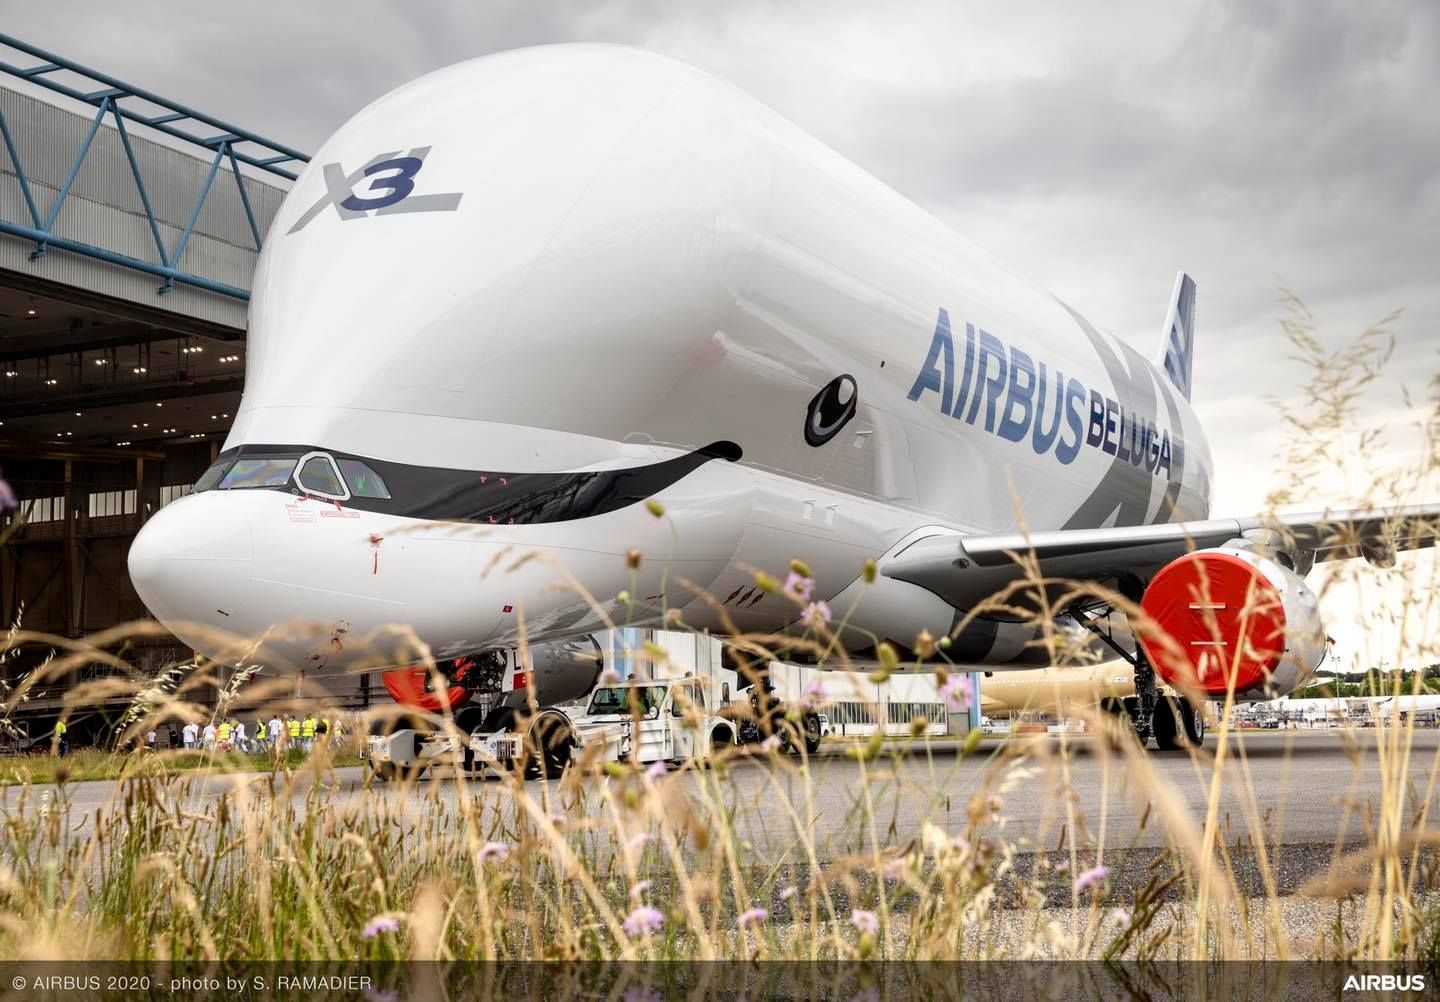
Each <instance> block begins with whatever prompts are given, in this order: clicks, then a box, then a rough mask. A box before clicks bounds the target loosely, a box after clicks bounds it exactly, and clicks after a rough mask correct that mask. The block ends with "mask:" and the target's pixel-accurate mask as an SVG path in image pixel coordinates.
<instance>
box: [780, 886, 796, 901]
mask: <svg viewBox="0 0 1440 1002" xmlns="http://www.w3.org/2000/svg"><path fill="white" fill-rule="evenodd" d="M798 890H799V888H798V887H796V886H795V885H794V884H791V885H790V886H789V887H787V888H785V889H784V890H782V891H781V892H780V900H781V901H789V900H790V899H791V898H793V897H794V896H795V892H796V891H798Z"/></svg>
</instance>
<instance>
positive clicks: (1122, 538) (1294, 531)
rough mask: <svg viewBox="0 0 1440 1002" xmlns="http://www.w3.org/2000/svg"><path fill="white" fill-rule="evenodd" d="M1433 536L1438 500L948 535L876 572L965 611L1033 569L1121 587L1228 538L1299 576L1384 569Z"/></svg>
mask: <svg viewBox="0 0 1440 1002" xmlns="http://www.w3.org/2000/svg"><path fill="white" fill-rule="evenodd" d="M1437 537H1440V503H1437V504H1425V505H1413V506H1410V507H1403V508H1390V509H1381V508H1373V509H1360V510H1351V511H1338V512H1320V513H1313V514H1303V515H1276V516H1273V517H1270V518H1250V519H1237V518H1219V519H1206V520H1203V521H1194V522H1175V523H1171V524H1168V525H1138V526H1129V527H1118V528H1110V529H1061V530H1056V531H1052V532H1036V533H1030V534H1028V535H1026V534H1014V535H1003V536H977V535H962V534H959V533H954V534H943V535H934V536H927V537H925V538H923V539H920V540H917V541H915V542H913V543H911V544H910V545H909V546H907V547H906V548H905V549H903V550H901V551H900V552H899V553H897V554H895V556H893V557H891V558H890V559H889V560H886V561H884V562H883V563H882V564H881V566H880V573H882V574H884V575H885V576H886V577H891V578H895V579H896V580H899V581H906V582H909V583H910V584H914V585H919V586H920V587H921V588H925V589H927V590H929V591H932V592H934V593H935V594H936V595H939V596H940V597H941V598H942V599H944V600H945V601H946V602H949V603H950V604H951V605H953V606H954V607H955V608H957V609H973V608H975V607H976V606H978V605H981V604H982V603H985V602H987V601H989V600H992V599H994V598H995V597H996V596H997V595H1001V594H1003V593H1005V592H1006V590H1007V589H1011V590H1015V589H1016V586H1017V585H1019V584H1023V582H1025V581H1027V580H1034V576H1036V575H1038V577H1039V578H1042V579H1045V580H1046V581H1047V582H1082V583H1093V584H1101V585H1105V586H1107V587H1117V588H1118V589H1119V590H1120V591H1121V592H1122V593H1126V592H1127V590H1128V589H1129V587H1130V585H1132V584H1139V585H1142V586H1143V584H1144V582H1146V581H1148V580H1149V579H1150V578H1151V577H1152V576H1154V574H1155V573H1156V572H1157V571H1159V570H1160V568H1162V567H1164V566H1165V565H1166V564H1168V563H1169V562H1170V561H1172V560H1174V559H1175V558H1176V557H1180V556H1183V555H1184V554H1186V553H1188V552H1190V551H1192V550H1200V549H1207V548H1210V547H1215V546H1223V545H1224V544H1226V543H1230V542H1235V543H1237V544H1238V545H1242V546H1245V547H1247V548H1252V549H1257V550H1260V551H1262V552H1270V553H1275V554H1281V555H1285V556H1288V558H1289V559H1290V560H1291V561H1293V564H1294V567H1295V569H1296V570H1297V571H1299V572H1300V573H1301V574H1304V573H1305V572H1307V571H1308V570H1309V568H1310V566H1311V565H1312V564H1313V563H1314V562H1316V561H1326V560H1338V559H1345V558H1348V557H1364V558H1365V559H1366V560H1369V561H1370V562H1372V563H1375V564H1380V565H1383V566H1388V565H1389V564H1390V563H1391V562H1393V559H1394V555H1395V553H1396V552H1398V551H1400V550H1414V549H1422V548H1426V547H1431V546H1434V545H1435V542H1436V539H1437ZM1032 561H1033V563H1032ZM1027 564H1028V565H1029V566H1027ZM1067 587H1068V586H1067V585H1065V584H1053V585H1049V586H1047V592H1048V593H1049V598H1048V600H1049V601H1052V602H1053V601H1055V599H1056V597H1057V596H1058V595H1059V594H1060V593H1061V592H1063V591H1064V590H1066V588H1067ZM1027 592H1028V593H1029V598H1028V599H1027ZM1035 597H1036V596H1035V595H1034V589H1033V588H1031V589H1025V588H1023V587H1022V588H1020V589H1019V590H1018V591H1015V593H1014V594H1013V595H1012V596H1011V597H1010V598H1008V599H1007V600H1006V603H1007V604H1010V605H1020V606H1029V605H1032V604H1033V599H1034V598H1035ZM1136 597H1137V598H1138V595H1137V596H1136Z"/></svg>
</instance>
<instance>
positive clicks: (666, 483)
mask: <svg viewBox="0 0 1440 1002" xmlns="http://www.w3.org/2000/svg"><path fill="white" fill-rule="evenodd" d="M312 453H323V454H325V455H328V456H330V457H333V458H334V459H335V460H336V461H337V463H339V464H340V467H342V468H343V467H344V466H345V465H346V463H345V461H346V460H353V461H356V462H358V463H363V464H364V465H365V466H366V467H368V468H369V469H370V470H371V471H373V472H374V473H375V474H377V475H378V477H379V480H380V482H381V483H382V484H383V485H384V490H383V491H382V493H385V494H388V495H389V496H388V497H360V496H357V495H356V494H355V493H354V487H353V485H352V487H351V491H352V493H351V496H350V497H348V498H345V499H344V504H345V506H346V507H347V508H356V509H360V510H361V511H373V512H381V513H384V514H388V515H399V516H403V517H406V518H417V519H426V520H429V521H437V522H438V521H444V522H479V523H483V524H488V525H535V524H539V523H545V522H566V521H571V520H573V519H579V518H591V517H593V516H596V515H605V514H608V513H610V512H613V511H619V510H620V509H622V508H628V507H630V506H631V505H635V504H639V503H640V502H642V501H644V500H646V499H647V498H651V497H654V496H655V495H656V494H658V493H659V492H661V491H663V490H664V489H665V488H667V487H670V486H672V485H674V484H675V483H678V482H679V481H680V480H682V479H683V478H684V477H686V476H688V475H689V474H691V473H693V472H694V471H695V470H697V469H699V468H700V467H701V466H704V465H705V464H706V463H708V462H710V461H711V460H712V459H723V460H725V461H726V462H731V463H733V462H738V461H739V459H740V458H741V456H742V455H743V454H744V453H743V451H742V450H741V448H740V446H738V445H736V444H735V443H734V442H728V441H720V442H712V443H711V444H709V445H707V446H705V447H704V448H701V449H696V450H694V451H693V452H689V453H686V454H685V455H683V456H677V457H675V458H674V459H666V460H662V461H660V462H658V463H651V464H649V465H646V466H632V467H627V468H625V469H618V470H587V471H578V472H570V473H500V472H493V471H488V470H454V469H447V468H444V467H434V466H413V465H410V464H407V463H392V462H387V461H385V460H380V459H371V458H369V457H366V456H359V455H355V454H353V453H345V452H336V451H334V450H326V449H322V448H320V447H318V446H310V445H242V446H239V447H237V448H235V449H230V450H227V451H225V452H223V453H221V454H220V455H219V456H217V457H216V466H224V467H226V470H227V471H228V469H229V468H230V467H233V465H234V464H235V462H236V461H238V460H242V459H243V460H273V461H276V462H277V463H278V462H283V461H286V460H289V461H292V462H293V461H295V460H298V459H300V457H302V456H306V455H309V454H312ZM307 465H308V464H307ZM281 468H282V469H283V467H281ZM213 473H215V468H214V467H212V474H213ZM296 473H297V471H296V470H294V469H292V470H290V471H289V473H288V475H286V479H285V480H284V481H283V482H279V481H277V482H273V483H266V484H264V485H262V486H257V487H256V488H253V489H261V490H272V491H278V492H282V493H293V494H307V493H309V494H313V493H314V491H313V490H309V491H307V490H306V488H305V487H304V486H302V485H301V484H299V483H298V482H297V480H296ZM202 479H212V477H211V474H207V475H206V477H205V478H202ZM224 479H225V475H224V473H219V474H215V475H214V476H213V480H215V481H216V482H219V483H221V484H222V485H223V483H224ZM212 489H213V488H212ZM218 489H220V490H230V489H240V488H231V487H226V486H221V487H219V488H218ZM246 489H252V488H246Z"/></svg>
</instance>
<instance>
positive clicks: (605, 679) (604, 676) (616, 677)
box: [599, 668, 620, 685]
mask: <svg viewBox="0 0 1440 1002" xmlns="http://www.w3.org/2000/svg"><path fill="white" fill-rule="evenodd" d="M618 681H620V673H619V672H617V671H616V670H615V669H614V668H606V669H605V670H604V671H602V672H601V673H600V682H599V684H600V685H614V684H615V683H616V682H618Z"/></svg>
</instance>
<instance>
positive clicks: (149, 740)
mask: <svg viewBox="0 0 1440 1002" xmlns="http://www.w3.org/2000/svg"><path fill="white" fill-rule="evenodd" d="M159 740H160V735H158V734H156V733H155V728H153V727H152V728H150V731H149V733H148V734H146V735H145V747H146V748H148V749H150V750H151V751H152V752H153V751H154V750H155V746H156V742H158V741H159Z"/></svg>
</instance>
